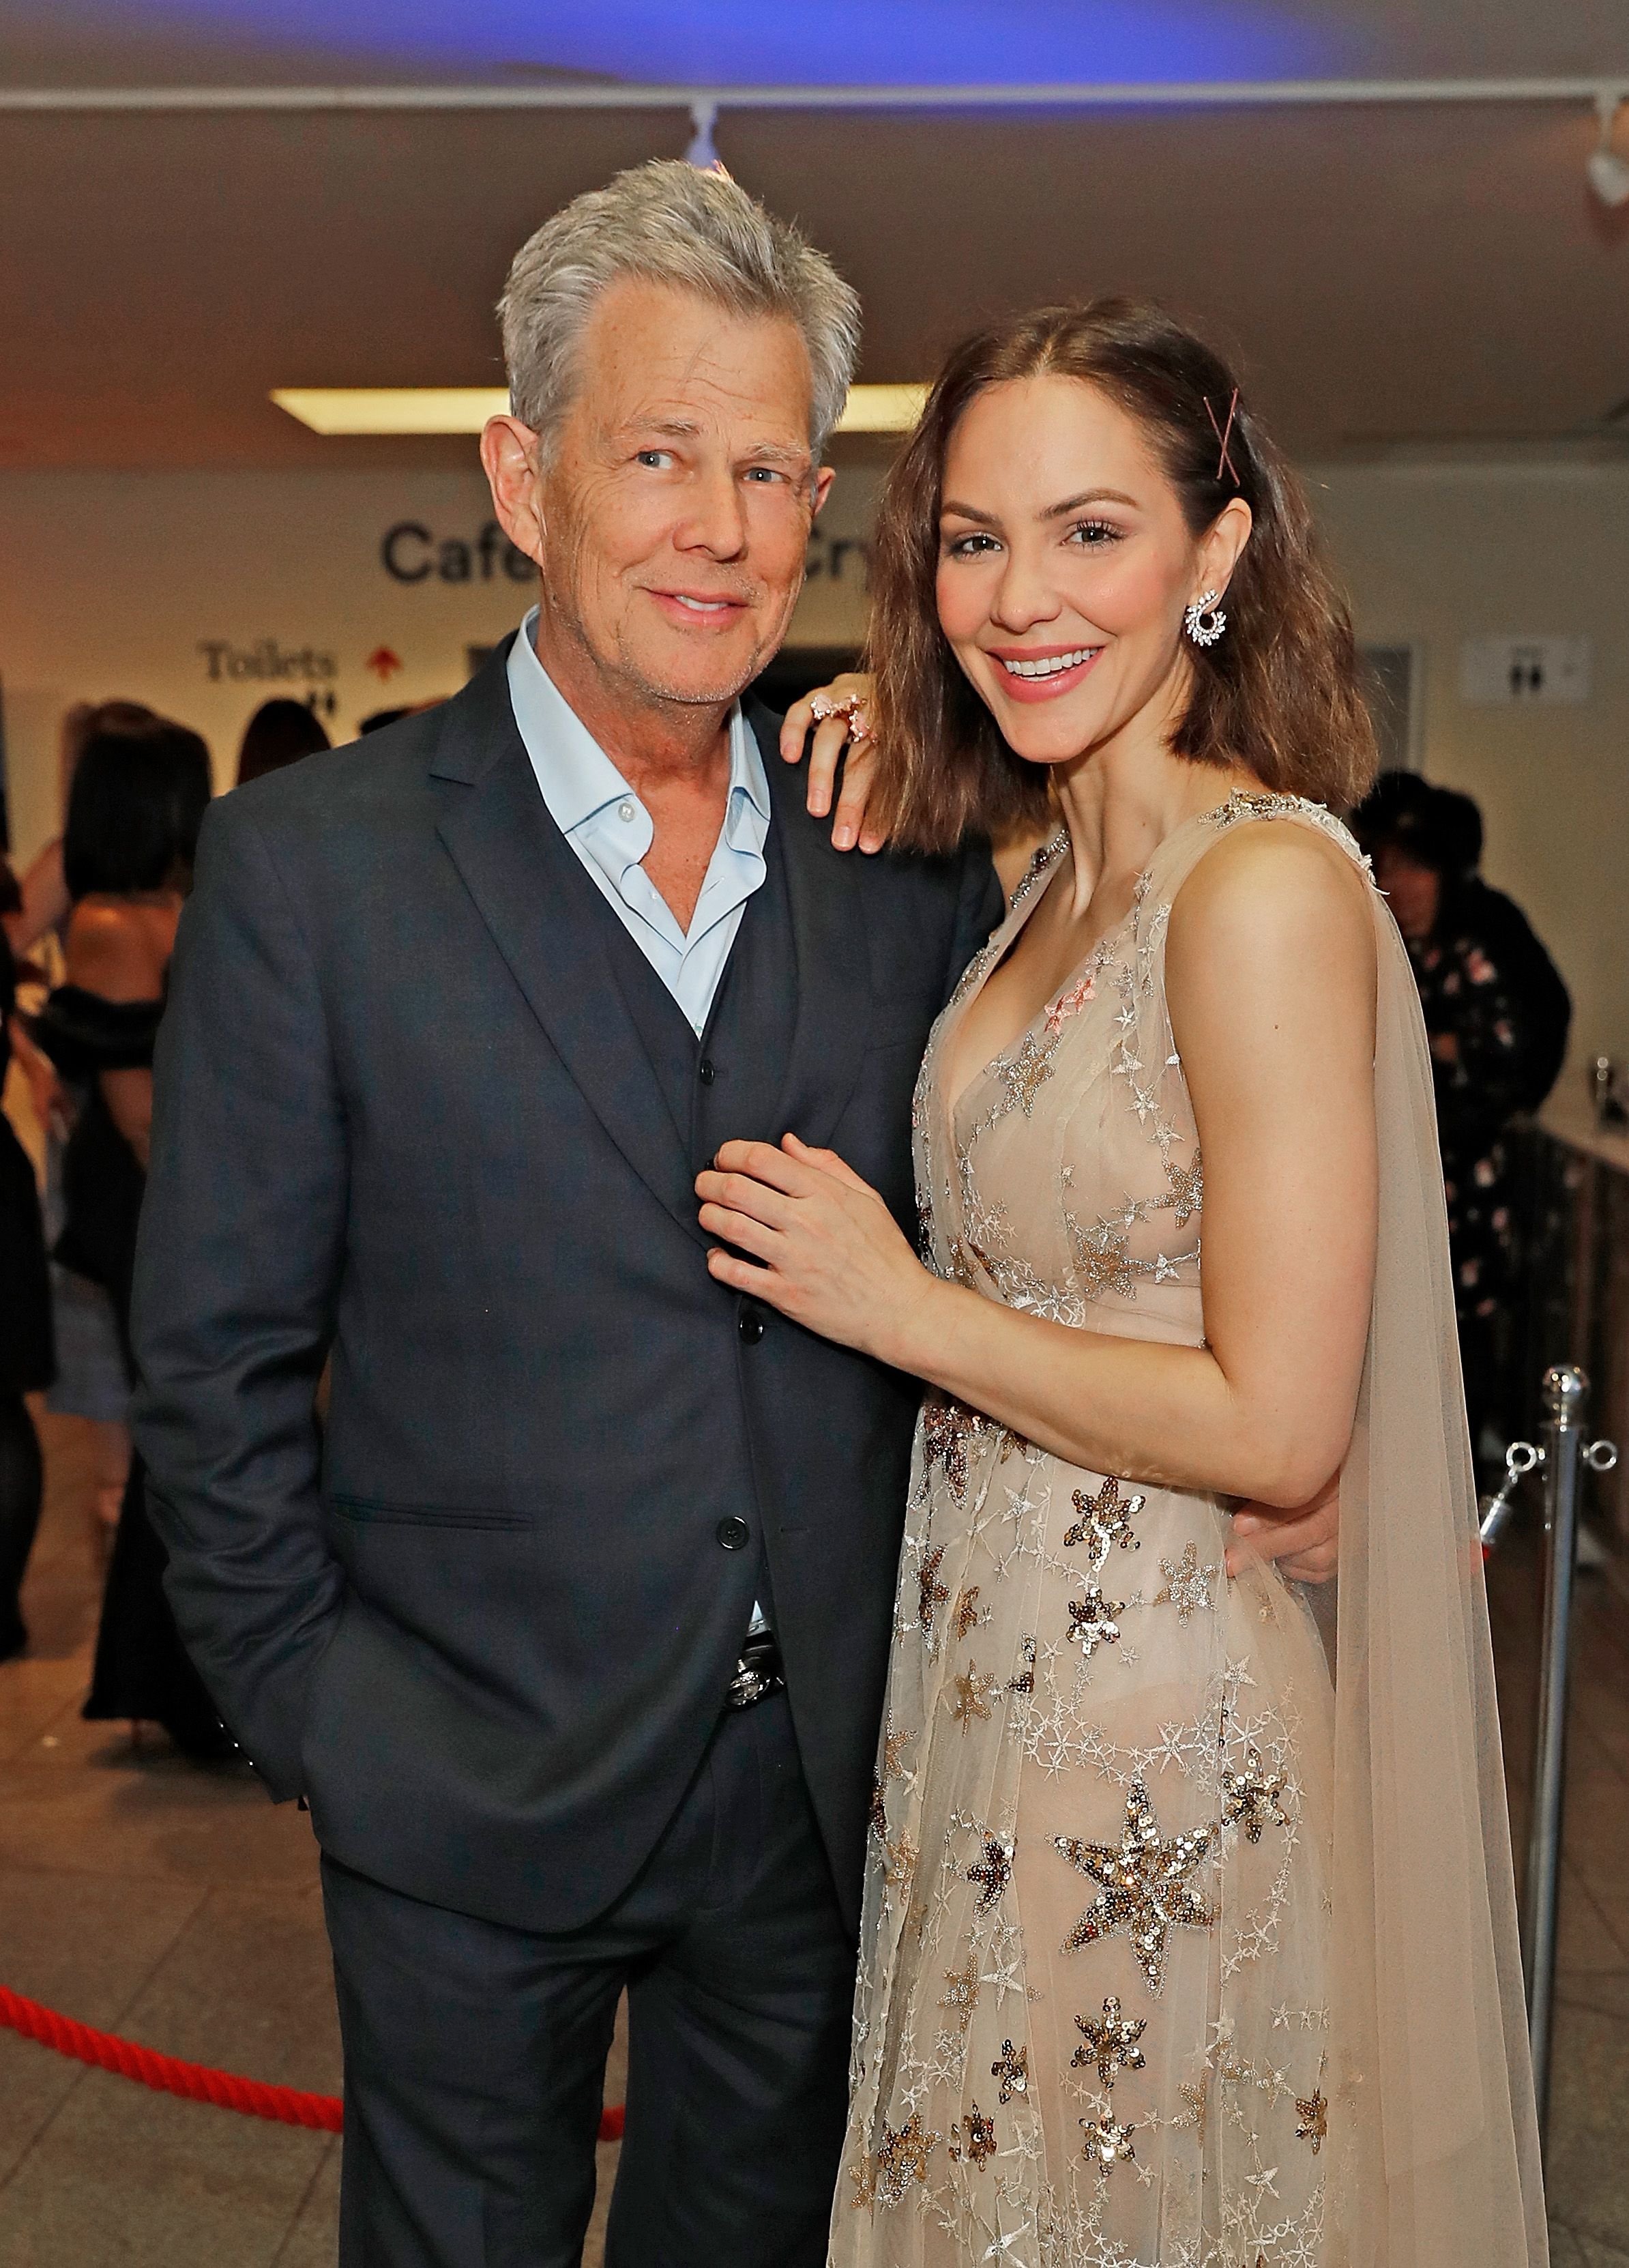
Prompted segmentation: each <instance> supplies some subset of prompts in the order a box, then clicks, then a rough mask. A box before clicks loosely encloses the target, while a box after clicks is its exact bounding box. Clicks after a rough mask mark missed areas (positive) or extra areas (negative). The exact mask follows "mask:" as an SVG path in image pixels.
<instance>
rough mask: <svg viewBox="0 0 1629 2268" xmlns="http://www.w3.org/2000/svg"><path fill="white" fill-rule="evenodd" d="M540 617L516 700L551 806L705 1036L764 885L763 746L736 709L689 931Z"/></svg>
mask: <svg viewBox="0 0 1629 2268" xmlns="http://www.w3.org/2000/svg"><path fill="white" fill-rule="evenodd" d="M537 618H538V610H537V608H535V607H534V608H532V612H531V613H530V614H529V615H527V616H526V619H525V622H523V623H522V624H521V626H520V635H519V636H518V637H517V639H516V640H515V643H514V644H513V645H512V646H511V647H510V656H509V697H510V703H511V704H512V706H513V708H514V711H515V722H516V725H517V726H518V727H519V731H520V737H521V739H522V740H523V741H524V742H525V749H526V754H527V755H529V756H530V757H531V759H532V770H533V771H534V772H535V773H536V774H537V782H538V785H539V788H540V789H541V790H542V792H543V800H544V802H545V803H546V804H547V806H548V809H549V815H550V817H551V818H552V819H553V820H554V824H555V825H556V826H557V827H558V828H559V829H560V831H561V834H562V835H563V836H565V838H566V840H567V842H568V843H569V844H570V845H571V848H572V849H573V850H574V851H576V855H577V857H578V858H580V859H581V860H582V862H583V866H584V867H585V868H586V870H587V872H588V874H589V876H590V878H591V880H592V881H593V882H594V883H595V885H596V886H597V887H598V890H599V894H600V895H601V896H602V897H603V898H604V899H605V902H606V904H607V905H608V906H609V907H610V908H611V909H612V911H613V913H614V914H615V916H616V917H617V919H618V920H619V921H620V923H621V924H622V926H623V928H624V929H625V930H626V931H627V933H628V935H629V936H630V937H631V938H632V939H633V940H634V942H635V945H636V946H638V947H639V949H640V951H641V952H642V954H644V956H645V959H646V960H647V961H649V963H650V966H651V967H652V968H654V969H655V970H656V973H657V976H659V977H660V978H661V979H662V982H663V983H664V984H665V985H666V987H667V989H668V990H669V991H670V992H671V994H672V996H673V998H674V999H675V1000H677V1001H678V1003H679V1006H680V1007H681V1008H682V1009H683V1010H684V1012H685V1014H686V1017H687V1018H688V1019H689V1021H690V1026H691V1029H692V1030H693V1032H694V1033H695V1035H696V1036H697V1038H698V1039H699V1038H700V1037H701V1033H702V1032H703V1030H704V1029H705V1028H706V1026H707V1020H708V1013H709V1012H710V1010H711V1008H712V1005H713V996H714V995H715V992H716V991H717V990H718V984H719V979H720V978H721V977H722V976H723V973H724V963H725V962H726V961H728V960H729V958H730V947H731V946H732V945H734V943H735V941H736V932H737V930H738V929H739V928H740V926H741V916H742V913H743V911H744V910H745V906H746V902H747V900H748V899H749V898H750V897H751V896H752V893H753V891H754V890H756V889H759V888H760V887H762V884H763V880H764V843H765V840H766V838H767V836H768V833H769V780H768V776H767V773H766V772H765V770H764V760H763V757H762V756H761V755H759V748H758V742H757V740H756V739H755V738H754V736H753V733H752V727H751V726H750V725H748V724H747V722H746V719H745V718H744V717H743V716H742V714H741V709H740V704H739V703H737V705H736V707H735V708H734V709H733V710H732V711H730V788H729V793H728V797H727V799H726V801H725V804H724V823H723V827H722V828H720V830H719V836H718V840H717V842H716V843H715V844H714V846H713V856H712V858H711V859H710V861H709V862H708V870H707V877H706V880H704V881H703V882H702V885H701V896H700V897H699V898H698V899H697V900H696V909H695V912H694V914H693V916H692V917H691V923H690V928H689V932H688V933H687V934H686V932H684V931H683V930H681V929H680V928H679V924H678V922H677V920H676V919H675V918H674V916H673V909H672V908H671V906H670V905H669V904H668V902H667V901H666V899H665V898H664V896H663V895H662V893H661V892H660V891H659V890H658V889H657V887H656V885H655V883H654V882H652V880H650V877H649V875H648V874H647V873H646V872H645V870H644V868H643V866H642V865H641V864H640V861H641V860H642V858H644V856H645V854H646V852H647V851H649V848H650V844H651V841H652V839H653V837H654V836H655V833H656V830H655V828H654V827H653V826H652V825H651V821H650V814H649V812H648V811H647V810H646V808H645V806H644V805H643V804H642V802H641V800H640V799H639V797H638V796H637V795H635V792H634V791H633V789H632V788H631V787H629V785H628V784H627V781H626V780H625V779H624V778H623V777H622V775H621V773H620V771H619V770H617V768H616V766H615V765H614V764H613V762H612V761H611V759H610V757H609V756H608V755H606V754H605V750H604V749H603V748H602V747H600V745H599V743H598V741H597V740H595V739H594V737H593V735H592V733H590V731H589V729H588V727H587V725H584V724H583V721H582V719H581V718H579V717H578V715H577V714H576V711H575V710H574V709H573V708H572V707H571V705H570V703H569V702H568V701H567V700H566V697H565V696H564V695H563V694H562V693H561V692H560V691H559V690H558V689H557V688H556V686H555V685H554V681H553V680H552V679H551V678H550V676H549V674H548V673H547V670H546V669H545V668H544V666H543V665H542V663H541V662H540V661H539V659H538V655H537V648H536V647H535V646H534V645H533V644H532V631H533V628H534V626H535V624H536V622H537Z"/></svg>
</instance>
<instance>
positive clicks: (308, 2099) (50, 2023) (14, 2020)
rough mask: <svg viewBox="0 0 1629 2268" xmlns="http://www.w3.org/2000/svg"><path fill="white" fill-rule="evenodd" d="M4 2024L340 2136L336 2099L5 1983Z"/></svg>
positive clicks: (201, 2097)
mask: <svg viewBox="0 0 1629 2268" xmlns="http://www.w3.org/2000/svg"><path fill="white" fill-rule="evenodd" d="M0 2024H4V2025H5V2026H7V2027H8V2028H9V2029H11V2031H14V2032H20V2033H21V2035H22V2036H23V2037H24V2039H26V2040H38V2042H39V2043H40V2046H41V2047H46V2048H55V2051H56V2052H57V2054H58V2055H64V2056H71V2057H72V2058H73V2059H74V2061H75V2062H76V2063H88V2064H94V2065H95V2066H97V2067H98V2068H99V2070H102V2071H112V2072H116V2073H118V2075H119V2077H120V2078H121V2079H134V2080H139V2082H140V2083H141V2085H142V2086H143V2087H150V2088H156V2089H157V2090H158V2093H159V2094H161V2095H181V2096H183V2097H185V2099H186V2100H187V2102H213V2103H214V2104H215V2105H216V2108H217V2109H219V2110H241V2111H243V2112H245V2113H246V2116H247V2117H251V2118H275V2119H277V2120H279V2121H280V2122H281V2123H282V2124H283V2125H285V2126H314V2127H316V2128H317V2129H318V2130H319V2132H323V2133H327V2134H337V2133H338V2132H339V2131H340V2124H341V2104H340V2098H339V2096H338V2095H306V2094H305V2093H303V2092H302V2091H301V2089H300V2088H297V2087H272V2086H269V2085H268V2083H267V2082H266V2081H265V2080H259V2079H239V2078H238V2075H237V2073H235V2072H230V2071H212V2070H211V2069H210V2068H209V2065H208V2064H202V2063H185V2062H183V2061H182V2059H181V2058H180V2056H169V2055H160V2054H159V2053H158V2050H157V2049H156V2048H144V2047H139V2046H137V2044H136V2042H135V2041H134V2040H121V2039H117V2038H115V2037H114V2034H113V2033H112V2032H99V2031H97V2030H96V2029H94V2028H93V2027H92V2025H90V2024H82V2023H80V2022H79V2021H77V2018H75V2017H73V2016H63V2015H60V2014H58V2013H57V2011H56V2010H55V2008H46V2007H41V2006H40V2002H39V2001H38V2000H27V1999H24V1997H23V1995H22V1994H21V1993H20V1992H10V1991H8V1989H7V1988H6V1986H5V1985H0ZM622 2125H623V2110H622V2105H621V2104H620V2102H617V2103H612V2104H610V2105H608V2106H607V2108H606V2109H605V2110H603V2111H601V2113H600V2117H599V2139H600V2140H601V2141H602V2142H620V2140H621V2139H622Z"/></svg>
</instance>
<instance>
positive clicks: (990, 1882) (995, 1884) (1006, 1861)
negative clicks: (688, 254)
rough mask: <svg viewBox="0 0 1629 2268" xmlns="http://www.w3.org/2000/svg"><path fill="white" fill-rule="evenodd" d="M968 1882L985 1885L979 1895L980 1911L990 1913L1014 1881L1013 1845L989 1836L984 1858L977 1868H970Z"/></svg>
mask: <svg viewBox="0 0 1629 2268" xmlns="http://www.w3.org/2000/svg"><path fill="white" fill-rule="evenodd" d="M967 1880H968V1881H970V1882H980V1883H982V1884H983V1888H982V1889H980V1893H979V1911H980V1913H988V1912H989V1911H990V1908H991V1907H992V1906H993V1905H994V1904H995V1901H996V1900H997V1898H999V1897H1000V1896H1001V1895H1002V1891H1003V1890H1004V1889H1006V1887H1007V1885H1008V1883H1009V1882H1010V1881H1011V1880H1012V1845H1011V1844H1010V1843H1003V1842H1001V1841H1000V1840H998V1839H997V1837H995V1836H994V1835H987V1836H986V1837H985V1838H984V1856H983V1858H982V1859H980V1862H979V1864H978V1865H977V1866H976V1867H968V1869H967Z"/></svg>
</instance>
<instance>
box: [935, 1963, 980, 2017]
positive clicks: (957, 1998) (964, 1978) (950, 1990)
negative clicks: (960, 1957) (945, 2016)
mask: <svg viewBox="0 0 1629 2268" xmlns="http://www.w3.org/2000/svg"><path fill="white" fill-rule="evenodd" d="M944 1982H945V1988H946V1989H945V1994H944V1998H943V2000H941V2001H940V2003H939V2006H940V2007H942V2008H948V2009H949V2010H950V2014H952V2015H953V2016H954V2017H955V2018H956V2020H957V2021H958V2024H959V2025H960V2026H961V2028H962V2029H963V2031H965V2030H966V2029H967V2026H968V2024H969V2022H970V2021H972V2012H973V2010H974V2009H975V2008H976V2007H978V2005H979V1991H980V1985H981V1984H982V1983H983V1979H982V1978H981V1977H980V1974H979V1964H978V1962H977V1961H975V1960H974V1958H973V1956H972V1954H971V1953H970V1954H969V1955H968V1956H967V1965H966V1967H965V1969H947V1970H945V1972H944Z"/></svg>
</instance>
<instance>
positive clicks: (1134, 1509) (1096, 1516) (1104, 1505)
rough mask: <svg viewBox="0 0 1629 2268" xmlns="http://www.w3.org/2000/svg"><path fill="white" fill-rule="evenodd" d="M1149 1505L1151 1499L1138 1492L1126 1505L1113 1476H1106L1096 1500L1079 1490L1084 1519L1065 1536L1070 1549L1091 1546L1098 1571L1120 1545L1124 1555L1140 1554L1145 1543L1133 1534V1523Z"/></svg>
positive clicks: (1077, 1498)
mask: <svg viewBox="0 0 1629 2268" xmlns="http://www.w3.org/2000/svg"><path fill="white" fill-rule="evenodd" d="M1147 1502H1148V1499H1147V1497H1145V1496H1139V1495H1137V1494H1136V1493H1135V1492H1134V1493H1133V1494H1132V1495H1130V1496H1128V1497H1127V1498H1126V1500H1125V1502H1124V1503H1122V1502H1121V1501H1120V1484H1119V1479H1118V1478H1117V1476H1115V1475H1114V1474H1113V1473H1110V1474H1109V1475H1108V1476H1106V1478H1105V1479H1104V1484H1103V1486H1102V1487H1101V1488H1100V1489H1099V1490H1098V1491H1097V1495H1096V1496H1088V1495H1087V1493H1086V1491H1085V1490H1084V1489H1076V1490H1075V1511H1076V1513H1078V1514H1079V1515H1080V1517H1079V1518H1078V1519H1077V1520H1076V1521H1075V1525H1074V1527H1073V1528H1065V1530H1064V1532H1063V1540H1064V1543H1065V1544H1066V1546H1067V1545H1070V1544H1075V1543H1088V1542H1090V1545H1091V1564H1092V1565H1093V1566H1094V1567H1101V1566H1102V1565H1103V1563H1104V1560H1105V1559H1106V1558H1107V1557H1108V1556H1109V1553H1110V1552H1111V1551H1112V1549H1113V1548H1114V1546H1115V1545H1116V1544H1117V1543H1118V1544H1119V1547H1120V1550H1122V1551H1140V1550H1141V1549H1142V1540H1141V1537H1140V1536H1136V1535H1133V1534H1132V1532H1131V1523H1132V1521H1134V1519H1135V1517H1136V1515H1137V1514H1138V1513H1140V1512H1141V1510H1142V1507H1143V1506H1144V1505H1145V1504H1146V1503H1147Z"/></svg>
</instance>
